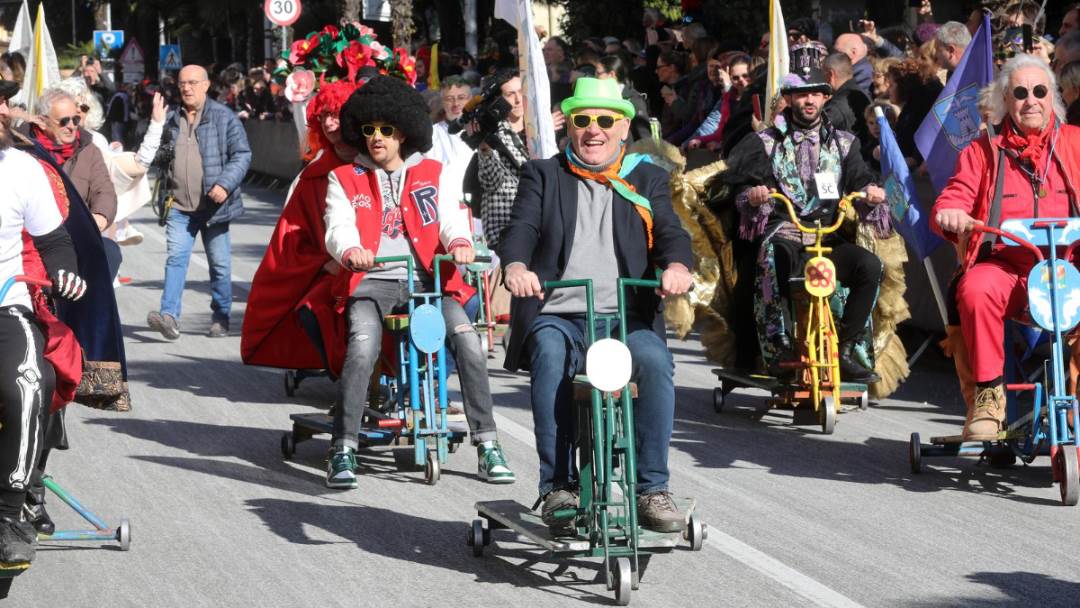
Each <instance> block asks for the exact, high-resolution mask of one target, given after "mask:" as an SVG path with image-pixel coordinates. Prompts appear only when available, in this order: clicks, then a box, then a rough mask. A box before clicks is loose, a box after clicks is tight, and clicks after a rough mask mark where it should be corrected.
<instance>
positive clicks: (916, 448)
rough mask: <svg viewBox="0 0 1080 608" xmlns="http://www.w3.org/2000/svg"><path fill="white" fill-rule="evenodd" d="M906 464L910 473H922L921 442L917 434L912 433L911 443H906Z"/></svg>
mask: <svg viewBox="0 0 1080 608" xmlns="http://www.w3.org/2000/svg"><path fill="white" fill-rule="evenodd" d="M908 463H909V464H910V465H911V472H912V473H914V474H915V475H918V474H919V473H922V441H921V440H920V439H919V434H918V433H912V434H911V441H909V442H908Z"/></svg>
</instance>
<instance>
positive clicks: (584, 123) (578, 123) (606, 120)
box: [570, 114, 619, 131]
mask: <svg viewBox="0 0 1080 608" xmlns="http://www.w3.org/2000/svg"><path fill="white" fill-rule="evenodd" d="M570 120H571V121H573V123H574V126H575V127H577V128H579V129H588V128H589V125H591V124H592V123H593V122H594V121H595V122H596V124H597V126H599V127H600V128H601V129H603V130H605V131H607V130H608V129H610V128H611V127H614V126H615V121H617V120H619V119H618V118H617V117H615V116H611V115H608V114H601V115H600V116H591V115H589V114H571V115H570Z"/></svg>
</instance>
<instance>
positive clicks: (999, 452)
mask: <svg viewBox="0 0 1080 608" xmlns="http://www.w3.org/2000/svg"><path fill="white" fill-rule="evenodd" d="M987 452H988V454H987V455H988V460H989V462H990V466H991V467H993V468H995V469H1007V468H1009V467H1011V466H1013V465H1014V464H1016V454H1015V453H1014V452H1013V451H1012V448H1011V447H1010V446H1008V445H1002V444H994V445H991V446H990V449H989V450H987Z"/></svg>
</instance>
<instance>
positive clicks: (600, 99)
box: [561, 77, 635, 118]
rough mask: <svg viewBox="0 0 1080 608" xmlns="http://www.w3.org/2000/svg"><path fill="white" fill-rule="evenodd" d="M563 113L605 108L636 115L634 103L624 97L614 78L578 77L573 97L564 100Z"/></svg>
mask: <svg viewBox="0 0 1080 608" xmlns="http://www.w3.org/2000/svg"><path fill="white" fill-rule="evenodd" d="M561 108H562V113H563V114H566V115H567V116H569V115H570V114H573V113H574V112H575V111H577V110H586V109H590V108H603V109H605V110H614V111H616V112H621V113H622V114H623V116H626V117H627V118H633V117H634V114H635V112H634V104H632V103H630V102H629V101H627V100H625V99H623V96H622V93H621V92H620V91H619V84H618V83H617V82H616V81H615V80H612V79H600V78H587V77H582V78H578V79H577V82H576V83H575V84H574V95H573V97H567V98H566V99H564V100H563V101H562V105H561Z"/></svg>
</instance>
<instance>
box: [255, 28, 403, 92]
mask: <svg viewBox="0 0 1080 608" xmlns="http://www.w3.org/2000/svg"><path fill="white" fill-rule="evenodd" d="M281 58H282V59H283V60H286V61H287V64H286V65H283V66H280V67H279V68H278V69H276V70H274V77H275V78H276V79H277V81H278V82H282V83H285V84H286V86H287V87H288V86H289V80H288V78H289V76H290V75H291V74H296V73H299V72H301V71H305V72H309V73H310V74H311V80H312V82H313V88H311V89H309V88H307V86H305V85H306V84H307V82H308V76H301V77H300V80H296V79H294V82H293V85H292V87H291V89H292V90H291V92H292V93H293V96H292V97H290V99H292V98H293V97H296V98H300V97H301V96H302V95H305V94H306V95H307V96H308V97H310V94H311V92H312V91H313V90H314V89H318V87H319V86H320V85H321V84H323V83H327V82H334V81H337V80H350V81H352V80H355V79H356V75H357V73H358V72H359V71H360V69H361V68H364V67H368V66H374V67H375V68H377V69H378V70H379V73H381V74H388V75H391V76H395V77H398V78H401V79H402V80H404V81H406V82H408V83H409V84H410V85H414V84H415V83H416V77H417V76H416V60H415V58H413V57H411V56H409V53H408V51H407V50H405V49H403V48H398V49H394V50H393V52H390V50H389V49H387V47H386V46H384V45H383V44H381V43H380V42H378V40H377V39H376V35H375V31H374V30H372V29H371V28H369V27H367V26H365V25H362V24H360V23H347V24H344V25H342V26H340V27H339V26H336V25H327V26H325V27H323V28H322V29H321V30H319V31H316V32H311V33H310V34H308V35H307V37H305V38H302V39H300V40H297V41H296V42H294V43H293V44H292V46H290V47H289V49H288V50H286V51H283V52H282V53H281ZM288 90H289V89H287V91H288ZM306 98H307V97H303V98H302V99H299V100H300V101H302V100H303V99H306Z"/></svg>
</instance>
